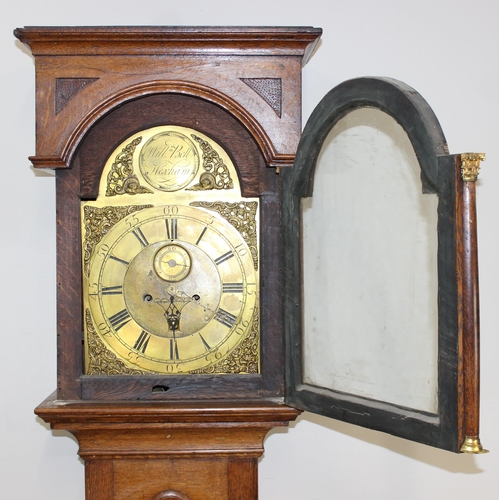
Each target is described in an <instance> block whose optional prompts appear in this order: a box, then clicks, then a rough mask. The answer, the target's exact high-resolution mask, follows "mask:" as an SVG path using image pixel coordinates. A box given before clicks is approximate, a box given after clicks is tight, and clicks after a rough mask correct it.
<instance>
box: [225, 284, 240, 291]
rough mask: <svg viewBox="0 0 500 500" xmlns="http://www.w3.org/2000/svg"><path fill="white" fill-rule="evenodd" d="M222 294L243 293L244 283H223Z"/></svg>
mask: <svg viewBox="0 0 500 500" xmlns="http://www.w3.org/2000/svg"><path fill="white" fill-rule="evenodd" d="M222 293H243V283H222Z"/></svg>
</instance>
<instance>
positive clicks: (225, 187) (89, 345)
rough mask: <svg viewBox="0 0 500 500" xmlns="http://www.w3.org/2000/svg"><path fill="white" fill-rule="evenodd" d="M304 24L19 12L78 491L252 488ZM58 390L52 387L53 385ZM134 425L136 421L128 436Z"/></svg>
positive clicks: (278, 331)
mask: <svg viewBox="0 0 500 500" xmlns="http://www.w3.org/2000/svg"><path fill="white" fill-rule="evenodd" d="M320 34H321V30H319V29H314V28H222V29H219V28H165V27H160V28H153V27H140V28H24V29H20V30H17V31H16V36H18V37H19V38H20V39H21V41H23V42H24V43H25V44H27V45H28V46H29V47H30V48H31V50H32V53H33V54H34V56H35V64H36V75H37V79H36V86H37V96H38V97H37V113H36V114H37V147H36V156H34V157H31V161H32V162H33V164H34V165H35V166H36V167H38V168H54V169H56V177H57V180H56V182H57V201H56V203H57V243H58V246H57V248H58V258H57V263H58V310H57V317H58V320H57V324H58V385H57V391H56V393H55V394H54V395H52V396H51V397H49V398H48V400H47V401H46V402H45V403H44V404H42V405H41V406H40V407H39V408H38V409H37V413H38V414H39V415H40V416H41V417H42V418H43V419H45V420H46V421H47V422H50V423H51V425H52V427H53V428H57V429H66V430H69V431H70V432H72V433H73V434H74V435H75V436H76V437H77V439H78V441H79V444H80V450H79V454H80V456H81V457H82V458H83V459H84V460H85V470H86V498H88V499H89V500H98V499H99V500H101V499H102V500H104V499H119V498H124V499H125V498H132V497H133V498H136V499H139V498H141V499H153V498H155V499H160V498H177V499H183V500H184V499H189V500H196V499H203V498H206V492H207V491H210V492H211V496H217V498H221V499H223V498H226V499H228V500H229V499H230V500H234V499H242V500H243V499H250V498H257V459H258V457H259V456H260V455H261V454H262V452H263V444H262V443H263V439H264V437H265V435H266V433H267V432H268V431H269V430H270V429H271V428H273V427H275V426H281V425H286V424H287V422H288V421H290V420H293V419H295V418H296V416H297V415H298V414H299V411H298V410H296V409H293V408H289V407H287V406H285V405H283V404H282V403H279V402H278V403H274V402H272V401H273V400H277V401H280V400H281V401H282V399H283V394H284V332H283V322H282V314H283V274H282V269H283V267H282V262H281V255H282V243H281V232H280V224H281V219H280V206H281V200H280V186H281V177H280V176H279V175H278V173H279V169H280V168H281V167H283V168H287V167H289V166H291V164H292V163H293V160H294V157H295V150H296V147H297V143H298V140H299V138H300V132H301V120H300V114H301V109H300V103H301V79H300V72H301V68H302V65H303V64H304V63H305V62H306V61H307V58H308V56H309V54H310V53H311V51H312V49H313V47H314V45H315V43H316V42H317V40H318V38H319V36H320ZM61 401H64V402H65V404H63V405H62V404H61V403H60V402H61ZM131 437H132V439H131Z"/></svg>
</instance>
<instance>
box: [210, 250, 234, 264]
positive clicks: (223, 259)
mask: <svg viewBox="0 0 500 500" xmlns="http://www.w3.org/2000/svg"><path fill="white" fill-rule="evenodd" d="M231 257H234V253H233V251H232V250H229V252H226V253H225V254H224V255H221V256H220V257H217V258H216V259H215V260H214V262H215V263H216V264H217V265H218V266H220V265H221V264H222V263H223V262H226V260H229V259H230V258H231Z"/></svg>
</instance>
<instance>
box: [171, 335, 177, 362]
mask: <svg viewBox="0 0 500 500" xmlns="http://www.w3.org/2000/svg"><path fill="white" fill-rule="evenodd" d="M170 359H171V360H174V359H179V349H178V348H177V340H175V339H170Z"/></svg>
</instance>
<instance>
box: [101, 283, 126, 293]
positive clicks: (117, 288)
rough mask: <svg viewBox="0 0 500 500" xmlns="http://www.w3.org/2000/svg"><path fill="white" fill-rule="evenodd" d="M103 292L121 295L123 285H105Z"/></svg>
mask: <svg viewBox="0 0 500 500" xmlns="http://www.w3.org/2000/svg"><path fill="white" fill-rule="evenodd" d="M101 293H102V294H103V295H121V294H122V293H123V286H122V285H118V286H103V287H102V291H101Z"/></svg>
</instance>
